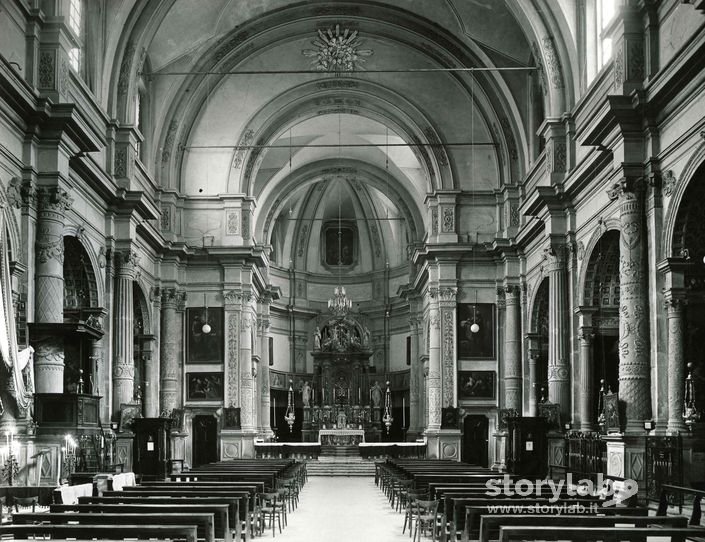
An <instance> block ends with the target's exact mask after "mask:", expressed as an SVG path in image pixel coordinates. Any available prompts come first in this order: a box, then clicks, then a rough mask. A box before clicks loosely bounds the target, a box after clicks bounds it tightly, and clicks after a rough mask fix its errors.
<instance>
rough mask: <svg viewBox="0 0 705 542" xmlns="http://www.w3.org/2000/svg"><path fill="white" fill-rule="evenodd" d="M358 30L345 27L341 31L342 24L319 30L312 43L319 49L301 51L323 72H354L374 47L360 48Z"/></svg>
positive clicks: (370, 54) (360, 42)
mask: <svg viewBox="0 0 705 542" xmlns="http://www.w3.org/2000/svg"><path fill="white" fill-rule="evenodd" d="M357 34H358V31H357V30H352V31H351V30H350V29H349V28H345V29H343V30H342V31H341V29H340V25H339V24H337V25H335V29H333V28H328V29H327V30H319V31H318V38H317V39H314V40H313V41H312V42H311V44H312V45H314V46H315V47H317V49H304V50H303V51H301V53H302V54H303V55H304V56H306V57H309V58H312V59H313V60H312V61H311V63H312V64H313V66H315V68H316V70H318V71H323V72H337V73H339V72H352V71H355V70H356V69H359V68H360V64H362V63H363V62H365V60H364V59H363V58H362V57H365V56H372V53H373V51H372V49H359V47H360V45H362V41H360V40H359V39H358V37H357Z"/></svg>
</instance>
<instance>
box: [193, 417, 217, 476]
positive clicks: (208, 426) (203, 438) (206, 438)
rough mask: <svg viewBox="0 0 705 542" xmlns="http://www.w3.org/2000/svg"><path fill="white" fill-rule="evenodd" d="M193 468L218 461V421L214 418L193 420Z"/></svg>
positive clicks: (196, 418)
mask: <svg viewBox="0 0 705 542" xmlns="http://www.w3.org/2000/svg"><path fill="white" fill-rule="evenodd" d="M192 438H193V440H192V442H191V446H192V449H193V466H194V467H199V466H201V465H205V464H206V463H212V462H214V461H218V421H217V420H216V419H215V417H213V416H194V418H193V437H192Z"/></svg>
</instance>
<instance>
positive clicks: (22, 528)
mask: <svg viewBox="0 0 705 542" xmlns="http://www.w3.org/2000/svg"><path fill="white" fill-rule="evenodd" d="M8 535H11V536H12V537H14V538H17V539H22V540H26V539H28V538H32V537H37V536H42V537H46V536H50V537H52V538H82V539H88V540H91V539H96V540H106V539H111V540H120V539H125V538H130V539H138V540H148V539H151V538H158V539H161V540H164V539H172V540H183V541H184V542H198V535H197V532H196V526H195V525H50V524H48V523H40V524H37V525H2V526H0V536H2V537H5V538H6V537H7V536H8Z"/></svg>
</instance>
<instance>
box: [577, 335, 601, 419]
mask: <svg viewBox="0 0 705 542" xmlns="http://www.w3.org/2000/svg"><path fill="white" fill-rule="evenodd" d="M578 338H579V340H580V430H581V431H594V430H595V419H596V416H597V414H596V413H595V412H593V410H592V407H593V402H594V397H595V390H594V389H593V385H592V383H593V372H594V370H595V369H594V363H593V356H592V341H593V339H594V338H595V335H593V333H592V328H590V327H581V328H580V334H579V335H578Z"/></svg>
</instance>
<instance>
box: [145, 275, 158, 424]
mask: <svg viewBox="0 0 705 542" xmlns="http://www.w3.org/2000/svg"><path fill="white" fill-rule="evenodd" d="M149 298H150V301H151V302H152V314H154V315H155V318H153V319H152V329H150V330H149V331H150V333H151V335H152V336H151V338H150V341H149V342H150V349H149V362H148V365H147V367H146V371H145V380H146V382H145V390H144V415H145V416H146V417H148V418H156V417H158V416H159V413H160V410H159V388H160V378H161V372H160V361H161V358H160V343H159V338H160V337H161V330H160V325H161V318H157V317H156V315H159V316H161V307H162V296H161V290H160V289H159V288H152V289H151V290H150V292H149Z"/></svg>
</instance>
